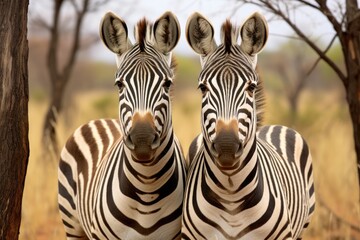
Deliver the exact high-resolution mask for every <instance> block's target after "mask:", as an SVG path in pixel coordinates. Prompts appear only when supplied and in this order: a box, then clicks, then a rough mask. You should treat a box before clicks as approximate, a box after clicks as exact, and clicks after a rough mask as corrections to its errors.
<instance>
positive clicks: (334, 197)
mask: <svg viewBox="0 0 360 240" xmlns="http://www.w3.org/2000/svg"><path fill="white" fill-rule="evenodd" d="M114 92H115V91H114ZM114 92H112V93H108V92H91V93H83V94H78V95H77V96H76V98H75V99H73V101H72V104H71V106H72V107H71V109H69V110H68V111H67V112H66V113H65V114H63V115H62V116H61V119H60V123H59V142H60V144H61V145H63V144H64V142H65V141H66V138H67V137H68V136H69V135H70V134H71V132H72V131H73V130H74V129H75V128H76V127H77V126H79V125H80V124H82V123H85V122H87V121H88V120H90V119H94V118H100V117H115V118H116V117H117V96H116V94H115V93H114ZM323 95H324V96H319V95H318V94H317V95H316V96H314V95H313V94H310V93H307V94H305V95H304V96H303V98H302V102H301V106H300V112H299V114H298V116H296V117H291V116H290V115H289V113H288V111H287V108H286V104H285V103H284V101H283V100H281V99H279V98H278V97H277V98H275V97H274V96H271V95H268V96H267V103H268V104H267V107H266V108H267V110H266V112H267V114H266V118H265V123H268V124H269V123H271V124H283V125H288V126H292V127H294V128H295V129H296V130H298V131H299V132H300V133H301V134H302V135H303V136H304V138H305V139H306V140H307V141H308V143H309V145H310V149H311V152H312V155H313V161H314V176H315V186H316V194H317V199H318V204H317V208H316V212H315V215H314V218H313V221H312V222H311V224H310V228H309V230H308V231H307V232H306V233H305V236H304V239H349V240H350V239H360V234H359V232H356V231H355V230H352V228H351V227H350V226H349V224H352V225H354V226H357V227H359V226H360V217H359V216H360V215H359V199H358V197H359V188H358V185H357V180H356V177H357V176H356V166H355V154H354V151H353V140H352V129H351V124H350V122H349V118H348V113H347V110H346V107H345V105H344V103H343V102H342V100H339V99H340V98H339V97H338V96H337V95H336V94H327V95H326V96H325V94H323ZM315 98H316V99H318V100H317V101H314V99H315ZM173 100H174V101H173V102H174V105H173V124H174V128H175V132H176V134H177V136H178V138H179V139H180V141H181V143H182V145H183V149H184V152H185V154H186V153H187V149H188V146H189V144H190V142H191V141H192V139H193V138H194V137H195V136H196V135H197V134H198V133H199V132H200V94H199V93H198V92H195V91H193V90H191V91H190V90H188V91H184V92H182V93H178V94H176V95H175V97H174V99H173ZM45 108H46V101H36V100H34V99H31V100H30V108H29V111H30V116H29V118H30V144H31V146H30V147H31V153H30V160H29V166H28V172H27V178H26V183H25V192H24V199H23V211H22V225H21V230H20V239H55V240H56V239H64V238H65V235H64V230H63V227H62V224H61V220H60V217H59V214H58V209H57V159H58V158H54V159H52V160H49V159H48V157H47V156H44V155H43V154H42V152H41V149H42V145H41V144H40V136H41V127H42V120H43V119H42V118H43V116H44V113H45ZM338 217H340V219H341V220H339V219H338Z"/></svg>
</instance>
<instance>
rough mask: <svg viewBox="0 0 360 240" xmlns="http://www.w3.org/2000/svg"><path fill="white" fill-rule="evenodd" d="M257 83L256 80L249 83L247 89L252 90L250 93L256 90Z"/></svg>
mask: <svg viewBox="0 0 360 240" xmlns="http://www.w3.org/2000/svg"><path fill="white" fill-rule="evenodd" d="M256 86H257V85H256V83H255V82H252V83H250V84H249V85H248V87H247V89H246V90H247V91H248V92H250V93H253V92H254V91H255V89H256Z"/></svg>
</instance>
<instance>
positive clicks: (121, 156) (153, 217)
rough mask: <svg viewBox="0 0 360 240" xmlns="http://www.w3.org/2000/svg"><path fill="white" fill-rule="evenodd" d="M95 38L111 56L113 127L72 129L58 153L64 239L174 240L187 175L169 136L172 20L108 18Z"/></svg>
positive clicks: (175, 27)
mask: <svg viewBox="0 0 360 240" xmlns="http://www.w3.org/2000/svg"><path fill="white" fill-rule="evenodd" d="M100 37H101V39H102V41H103V43H104V44H105V46H106V47H107V48H108V49H109V50H110V51H112V52H114V53H115V54H116V59H117V72H116V75H115V85H117V87H118V89H119V120H117V119H99V120H93V121H90V122H89V123H87V124H85V125H83V126H81V127H79V128H78V129H77V130H75V132H74V133H73V134H72V136H70V138H69V139H68V140H67V142H66V144H65V146H64V148H63V149H62V152H61V159H60V164H59V169H58V174H59V176H58V203H59V209H60V214H61V218H62V221H63V225H64V227H65V230H66V236H67V238H68V239H179V238H180V235H181V215H182V200H183V193H184V189H185V181H186V179H185V178H186V172H185V171H186V170H185V160H184V155H183V151H182V149H181V146H180V143H179V141H178V139H177V137H176V136H175V135H174V131H173V127H172V119H171V106H170V92H171V89H172V85H173V77H174V67H175V65H174V62H173V60H172V56H171V51H172V49H173V48H174V47H175V46H176V44H177V42H178V40H179V37H180V27H179V23H178V20H177V18H176V16H175V15H174V14H173V13H171V12H165V13H164V14H163V15H162V16H161V17H159V18H158V19H157V20H156V21H155V22H154V23H153V24H152V23H150V22H148V21H147V20H146V19H145V18H144V19H142V20H140V21H139V22H138V23H137V25H136V26H135V39H136V43H135V44H132V43H131V42H130V40H129V39H128V30H127V25H126V23H125V22H124V21H123V20H122V19H121V18H119V17H118V16H116V15H115V14H114V13H112V12H108V13H106V14H105V15H104V17H103V19H102V21H101V23H100Z"/></svg>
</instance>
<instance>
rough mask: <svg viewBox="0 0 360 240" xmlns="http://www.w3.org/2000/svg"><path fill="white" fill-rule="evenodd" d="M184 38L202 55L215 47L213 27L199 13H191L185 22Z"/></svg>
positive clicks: (205, 54) (204, 55)
mask: <svg viewBox="0 0 360 240" xmlns="http://www.w3.org/2000/svg"><path fill="white" fill-rule="evenodd" d="M186 39H187V41H188V43H189V45H190V46H191V48H192V49H193V50H194V51H195V52H196V53H197V54H200V55H201V56H202V57H206V56H208V55H209V54H210V53H212V52H213V51H214V50H215V49H216V43H215V40H214V28H213V26H212V25H211V23H210V22H209V21H208V20H207V19H206V18H205V17H204V16H202V15H201V14H200V13H197V12H195V13H193V14H192V15H191V16H190V17H189V18H188V20H187V23H186Z"/></svg>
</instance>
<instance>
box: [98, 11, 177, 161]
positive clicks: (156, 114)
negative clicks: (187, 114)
mask: <svg viewBox="0 0 360 240" xmlns="http://www.w3.org/2000/svg"><path fill="white" fill-rule="evenodd" d="M135 32H136V36H135V37H136V40H137V43H136V44H134V45H132V44H131V43H130V41H129V40H128V39H127V29H126V25H125V23H124V22H123V21H122V20H121V19H119V18H118V17H116V16H115V15H114V14H112V13H108V14H107V15H105V17H104V19H103V21H102V25H101V28H100V33H101V36H102V39H103V41H104V43H105V45H106V46H107V47H108V48H109V49H110V50H112V51H114V52H115V53H117V65H118V70H117V73H116V79H115V84H116V85H117V86H118V88H119V118H120V126H121V131H122V134H123V139H124V143H125V146H126V147H127V148H128V149H130V151H131V153H132V156H133V159H134V160H135V161H139V162H141V163H145V164H146V163H151V162H152V161H153V159H154V156H155V154H156V150H157V149H158V147H159V146H160V145H161V143H162V141H163V140H164V138H165V137H166V136H167V134H168V133H169V131H170V130H171V131H172V129H171V110H170V96H169V94H170V88H171V86H172V83H173V80H172V79H173V69H172V66H171V53H170V51H171V50H172V49H173V48H174V47H175V45H176V43H177V41H178V39H179V35H180V28H179V25H178V22H177V19H176V18H175V16H173V15H172V14H171V13H170V12H167V13H165V14H164V15H163V16H161V17H160V18H159V19H158V20H157V21H156V22H155V23H154V25H151V24H149V23H147V22H146V21H145V20H142V21H140V22H139V23H138V25H137V27H136V28H135ZM124 45H125V46H124Z"/></svg>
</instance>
